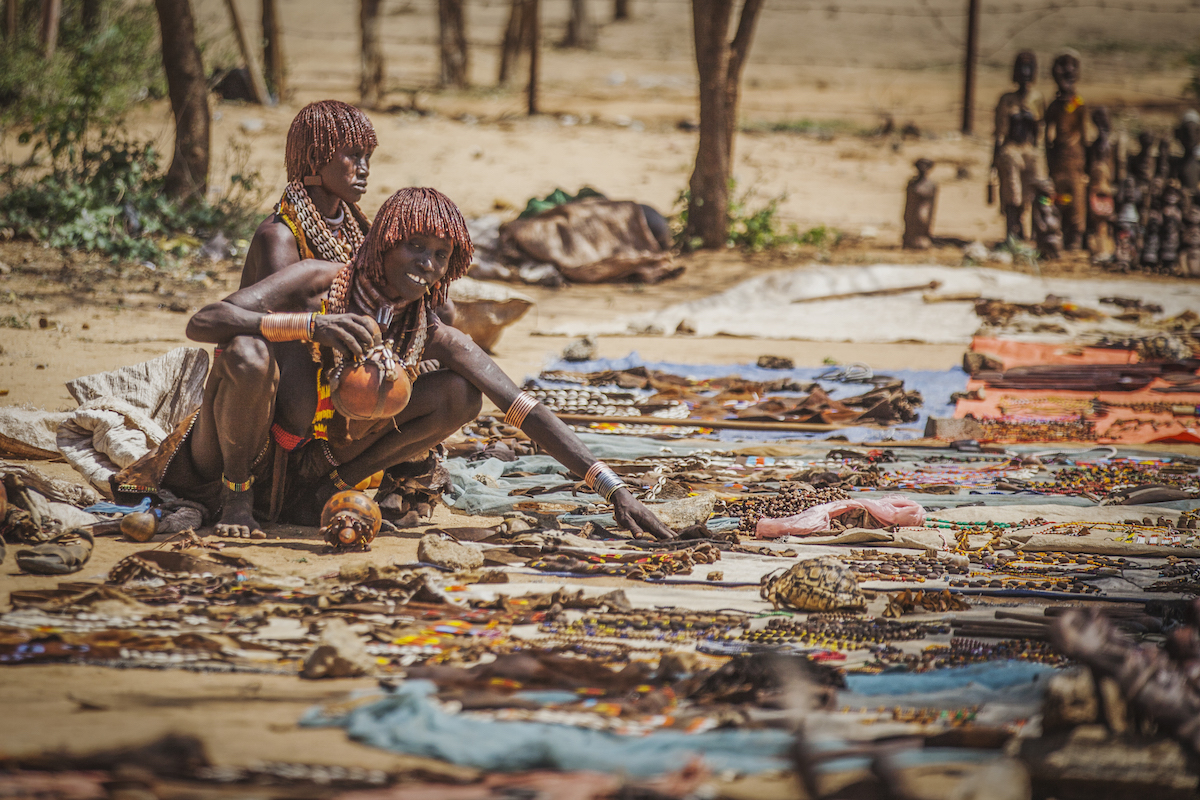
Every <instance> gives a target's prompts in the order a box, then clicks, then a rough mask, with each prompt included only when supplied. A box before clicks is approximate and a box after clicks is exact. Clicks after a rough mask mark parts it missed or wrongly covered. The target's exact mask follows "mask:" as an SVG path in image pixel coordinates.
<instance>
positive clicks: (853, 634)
mask: <svg viewBox="0 0 1200 800" xmlns="http://www.w3.org/2000/svg"><path fill="white" fill-rule="evenodd" d="M949 632H950V627H949V626H948V625H943V624H940V623H931V622H898V621H894V620H889V619H883V618H879V617H858V618H849V619H847V618H842V617H837V616H834V615H827V614H810V615H809V616H808V619H806V620H797V619H794V618H790V617H788V618H785V617H774V618H772V619H770V620H768V621H767V626H766V627H765V628H761V629H759V630H747V631H744V632H743V633H742V635H741V636H740V637H738V638H739V639H741V640H742V641H746V642H753V643H756V644H779V645H782V644H795V645H799V646H807V647H820V648H825V649H828V650H863V649H867V648H870V647H873V646H876V645H882V644H885V643H887V642H907V641H913V640H916V639H923V638H925V637H926V636H932V635H937V634H946V633H949Z"/></svg>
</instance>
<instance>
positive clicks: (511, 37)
mask: <svg viewBox="0 0 1200 800" xmlns="http://www.w3.org/2000/svg"><path fill="white" fill-rule="evenodd" d="M529 7H530V0H512V5H511V6H509V11H508V24H507V25H506V26H505V27H504V41H503V42H502V43H501V44H500V72H499V74H498V75H497V76H496V83H498V84H499V85H501V86H504V85H506V84H507V83H508V82H509V80H511V79H512V76H513V75H514V74H516V71H517V62H518V61H519V60H520V58H521V53H523V52H525V51H526V50H528V49H529V22H528V16H529Z"/></svg>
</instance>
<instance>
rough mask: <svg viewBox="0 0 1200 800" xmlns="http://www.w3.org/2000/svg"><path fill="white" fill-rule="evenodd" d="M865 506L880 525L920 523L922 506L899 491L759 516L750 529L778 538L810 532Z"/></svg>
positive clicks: (814, 531)
mask: <svg viewBox="0 0 1200 800" xmlns="http://www.w3.org/2000/svg"><path fill="white" fill-rule="evenodd" d="M856 508H865V509H866V510H867V513H869V514H870V515H871V516H872V517H874V518H875V519H877V520H879V521H880V522H882V523H883V524H884V525H904V526H909V525H923V524H925V509H924V508H922V507H921V504H920V503H918V502H917V501H915V500H910V499H908V498H907V497H904V496H903V495H899V494H887V495H884V496H883V497H879V498H862V499H860V500H835V501H834V502H832V503H823V504H821V505H819V506H813V507H812V508H810V509H808V510H807V511H801V512H800V513H799V514H795V515H793V516H790V517H780V518H777V519H769V518H767V517H763V518H762V519H760V520H759V521H758V525H757V527H756V528H755V529H754V535H755V537H757V538H759V539H778V538H779V537H780V536H811V535H812V534H814V533H820V532H821V531H827V530H829V521H830V520H831V519H833V518H834V517H837V516H841V515H842V514H845V513H846V512H847V511H851V510H853V509H856Z"/></svg>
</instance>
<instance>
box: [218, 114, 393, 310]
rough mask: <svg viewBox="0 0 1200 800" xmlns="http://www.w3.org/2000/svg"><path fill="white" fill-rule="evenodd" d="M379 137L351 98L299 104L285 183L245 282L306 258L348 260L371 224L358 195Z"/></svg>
mask: <svg viewBox="0 0 1200 800" xmlns="http://www.w3.org/2000/svg"><path fill="white" fill-rule="evenodd" d="M378 143H379V141H378V139H377V138H376V136H375V128H374V127H372V125H371V121H370V120H369V119H367V116H366V114H364V113H362V112H361V111H359V110H358V109H357V108H355V107H354V106H352V105H348V104H346V103H343V102H340V101H338V100H322V101H320V102H317V103H309V104H308V105H306V106H305V107H304V108H302V109H300V113H299V114H297V115H296V118H295V119H294V120H292V126H291V127H290V128H289V129H288V135H287V147H286V150H285V155H284V162H285V164H286V166H287V179H288V183H287V187H286V188H284V190H283V196H282V197H281V198H280V200H279V203H278V205H276V206H275V211H274V212H273V213H272V214H271V215H270V216H269V217H267V218H266V219H265V220H263V222H262V224H261V225H259V226H258V230H256V231H255V232H254V238H253V239H252V240H251V241H250V250H249V252H248V253H247V254H246V266H245V268H244V269H243V270H242V282H241V287H242V288H243V289H244V288H246V287H247V286H250V285H251V284H255V283H258V282H259V281H261V280H262V279H263V278H266V277H267V276H269V275H274V274H275V273H276V272H279V271H280V270H282V269H283V268H285V267H289V266H291V265H292V264H295V263H297V262H299V261H303V260H305V259H309V258H319V259H321V260H323V261H333V262H340V263H343V264H345V263H348V262H349V261H351V260H352V259H353V258H354V256H355V255H357V254H358V249H359V248H360V247H362V243H363V238H364V236H365V235H366V232H367V229H368V228H369V227H370V223H368V222H367V218H366V217H365V216H364V215H363V213H362V211H361V210H359V207H358V201H359V200H361V199H362V197H363V195H364V194H366V191H367V176H368V175H369V174H370V171H371V154H372V153H374V152H375V147H376V145H378Z"/></svg>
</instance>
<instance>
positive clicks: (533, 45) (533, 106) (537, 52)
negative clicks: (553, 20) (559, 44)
mask: <svg viewBox="0 0 1200 800" xmlns="http://www.w3.org/2000/svg"><path fill="white" fill-rule="evenodd" d="M539 6H541V0H529V9H528V13H526V15H525V26H526V28H527V30H528V31H529V33H528V34H527V35H528V37H529V87H528V89H527V91H526V94H527V97H528V100H529V116H531V117H532V116H533V115H535V114H537V113H538V71H539V70H540V68H541V64H540V62H541V50H542V21H541V9H540V8H539Z"/></svg>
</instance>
